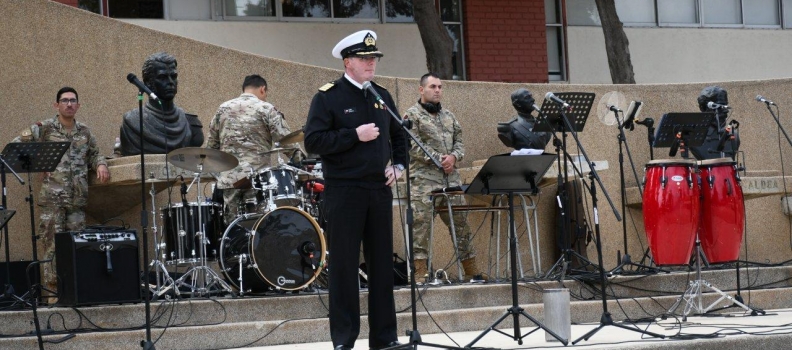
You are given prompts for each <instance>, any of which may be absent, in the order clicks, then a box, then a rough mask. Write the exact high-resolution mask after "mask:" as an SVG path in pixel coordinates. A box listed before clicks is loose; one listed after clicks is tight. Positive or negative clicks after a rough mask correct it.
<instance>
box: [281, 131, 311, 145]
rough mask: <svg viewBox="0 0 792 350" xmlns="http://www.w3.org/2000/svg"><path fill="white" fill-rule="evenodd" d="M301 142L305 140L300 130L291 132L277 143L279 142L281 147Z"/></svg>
mask: <svg viewBox="0 0 792 350" xmlns="http://www.w3.org/2000/svg"><path fill="white" fill-rule="evenodd" d="M303 140H305V134H304V133H303V131H302V130H297V131H295V132H292V133H291V134H288V135H286V136H284V137H282V138H281V139H280V141H278V142H280V143H281V145H283V144H287V143H295V142H300V141H303Z"/></svg>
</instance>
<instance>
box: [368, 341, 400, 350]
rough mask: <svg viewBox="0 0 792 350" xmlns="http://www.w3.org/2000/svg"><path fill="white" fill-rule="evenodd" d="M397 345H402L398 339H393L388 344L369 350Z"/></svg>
mask: <svg viewBox="0 0 792 350" xmlns="http://www.w3.org/2000/svg"><path fill="white" fill-rule="evenodd" d="M399 345H402V343H399V342H398V341H396V340H394V341H392V342H390V343H388V344H385V345H384V346H378V347H376V348H371V349H370V350H379V349H385V348H390V347H393V346H399Z"/></svg>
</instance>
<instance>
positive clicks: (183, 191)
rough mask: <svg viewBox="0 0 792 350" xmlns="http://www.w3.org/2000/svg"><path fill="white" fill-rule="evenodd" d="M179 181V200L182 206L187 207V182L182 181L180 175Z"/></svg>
mask: <svg viewBox="0 0 792 350" xmlns="http://www.w3.org/2000/svg"><path fill="white" fill-rule="evenodd" d="M181 181H182V183H181V191H180V192H181V200H182V204H183V205H184V208H187V184H186V183H185V182H184V176H182V179H181Z"/></svg>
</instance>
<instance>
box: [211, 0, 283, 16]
mask: <svg viewBox="0 0 792 350" xmlns="http://www.w3.org/2000/svg"><path fill="white" fill-rule="evenodd" d="M223 15H224V16H245V17H248V16H253V17H272V16H275V1H273V0H226V1H225V2H224V8H223Z"/></svg>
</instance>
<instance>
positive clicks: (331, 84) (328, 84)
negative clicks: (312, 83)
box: [319, 82, 335, 92]
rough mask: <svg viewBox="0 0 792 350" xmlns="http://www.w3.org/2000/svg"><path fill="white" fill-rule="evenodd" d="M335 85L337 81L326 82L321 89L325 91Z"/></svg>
mask: <svg viewBox="0 0 792 350" xmlns="http://www.w3.org/2000/svg"><path fill="white" fill-rule="evenodd" d="M333 86H335V83H333V82H330V83H327V84H324V85H322V86H321V87H320V88H319V91H322V92H325V91H327V90H330V89H332V88H333Z"/></svg>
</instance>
